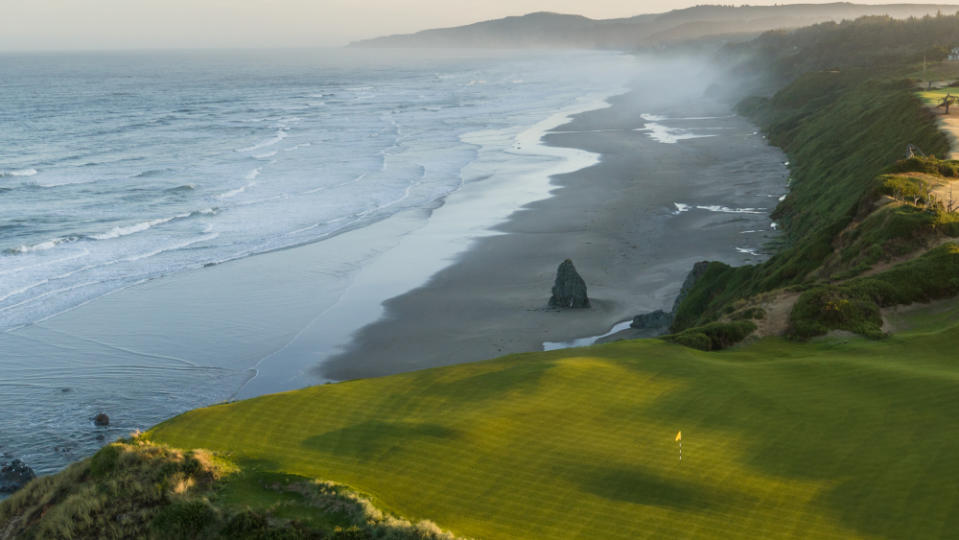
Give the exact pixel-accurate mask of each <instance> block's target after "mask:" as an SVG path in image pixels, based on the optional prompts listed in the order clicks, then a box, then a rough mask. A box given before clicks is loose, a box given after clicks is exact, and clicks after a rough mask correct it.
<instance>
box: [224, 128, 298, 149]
mask: <svg viewBox="0 0 959 540" xmlns="http://www.w3.org/2000/svg"><path fill="white" fill-rule="evenodd" d="M287 129H288V128H280V129H278V130H276V135H274V136H273V138H271V139H267V140H265V141H263V142H260V143H257V144H254V145H253V146H250V147H247V148H240V149H238V150H237V152H244V153H245V152H254V151H256V150H259V149H261V148H266V147H268V146H274V145H276V144H279V143H280V142H281V141H282V140H283V139H285V138H287V137H289V133H287V132H286V130H287Z"/></svg>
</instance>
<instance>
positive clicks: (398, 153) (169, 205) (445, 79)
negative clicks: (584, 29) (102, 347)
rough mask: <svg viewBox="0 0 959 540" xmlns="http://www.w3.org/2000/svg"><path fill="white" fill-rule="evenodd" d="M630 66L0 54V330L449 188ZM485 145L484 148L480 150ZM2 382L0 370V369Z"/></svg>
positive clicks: (360, 221) (369, 54)
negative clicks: (476, 165)
mask: <svg viewBox="0 0 959 540" xmlns="http://www.w3.org/2000/svg"><path fill="white" fill-rule="evenodd" d="M635 62H636V60H635V59H634V58H633V57H631V56H628V55H624V54H616V53H602V52H579V53H572V54H571V53H569V52H563V53H557V52H552V53H551V52H539V53H529V52H526V53H521V54H520V53H516V52H510V51H503V52H479V53H477V52H470V53H466V52H432V53H424V52H417V53H413V54H411V53H389V52H385V51H369V50H351V49H329V50H296V51H268V52H262V51H234V52H163V53H160V52H156V53H150V52H135V53H133V52H131V53H87V54H53V53H50V54H30V55H9V54H8V55H0V73H2V74H3V77H2V78H0V125H2V126H3V129H0V331H3V330H9V329H12V328H18V327H22V326H24V325H30V324H32V323H36V322H38V321H42V320H44V319H46V318H49V317H51V316H53V315H55V314H58V313H61V312H64V311H66V310H69V309H71V308H74V307H76V306H78V305H81V304H83V303H85V302H89V301H91V300H93V299H95V298H98V297H101V296H103V295H105V294H108V293H110V292H112V291H115V290H118V289H122V288H124V287H128V286H130V285H133V284H136V283H140V282H143V281H145V280H150V279H154V278H157V277H160V276H164V275H170V274H175V273H177V272H181V271H183V270H186V269H192V268H198V267H202V266H204V265H208V264H215V263H221V262H224V261H229V260H234V259H238V258H243V257H248V256H251V255H254V254H257V253H263V252H267V251H271V250H276V249H280V248H285V247H290V246H294V245H299V244H305V243H309V242H315V241H317V240H321V239H324V238H329V237H331V236H334V235H336V234H338V233H341V232H343V231H346V230H351V229H355V228H357V227H363V226H365V225H368V224H370V223H372V222H376V221H378V220H382V219H384V218H385V217H388V216H390V215H393V214H395V213H396V212H399V211H402V210H404V209H409V208H417V207H431V206H435V205H437V204H438V201H441V200H442V199H443V198H444V197H446V196H447V195H449V194H450V193H451V192H454V191H456V190H458V189H459V188H460V187H461V186H462V185H463V183H464V182H465V181H469V180H470V179H469V178H464V175H463V171H464V168H466V167H467V165H469V164H471V163H472V162H474V161H476V160H477V159H478V156H480V155H481V149H482V146H483V145H487V146H490V148H487V149H486V150H490V151H487V152H483V153H482V154H483V155H484V158H485V159H489V160H493V161H500V162H506V161H526V162H531V163H535V162H537V161H538V160H541V159H542V157H538V156H536V155H530V154H528V153H522V152H516V151H514V150H516V148H514V145H516V144H518V143H517V142H516V141H514V140H513V139H512V138H511V137H508V136H506V137H492V138H491V137H485V138H482V141H481V142H479V143H478V142H477V139H476V137H470V134H473V133H477V132H490V131H498V132H506V133H507V134H509V133H516V134H518V133H520V132H521V131H522V130H523V129H524V128H527V127H529V126H531V125H534V124H535V123H537V122H539V121H541V120H543V119H544V118H546V117H549V116H550V115H552V114H554V113H555V112H557V111H561V110H563V109H564V108H566V107H570V106H571V105H575V104H576V103H577V102H578V101H580V100H582V99H583V98H584V97H586V96H593V99H595V98H596V96H599V97H602V96H608V95H610V94H611V93H615V92H617V91H621V90H618V89H620V88H621V87H622V86H623V84H625V82H626V81H627V78H628V73H629V72H630V66H631V65H632V64H633V63H635ZM497 145H498V147H497ZM0 367H2V366H0Z"/></svg>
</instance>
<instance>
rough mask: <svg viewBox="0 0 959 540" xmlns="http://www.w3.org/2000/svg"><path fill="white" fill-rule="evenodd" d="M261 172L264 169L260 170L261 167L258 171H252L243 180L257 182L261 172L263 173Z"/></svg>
mask: <svg viewBox="0 0 959 540" xmlns="http://www.w3.org/2000/svg"><path fill="white" fill-rule="evenodd" d="M261 171H262V169H261V168H259V167H257V168H256V169H253V170H252V171H250V172H248V173H246V176H244V177H243V178H244V179H245V180H251V181H252V180H256V177H257V176H260V172H261Z"/></svg>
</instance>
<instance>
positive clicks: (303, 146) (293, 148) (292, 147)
mask: <svg viewBox="0 0 959 540" xmlns="http://www.w3.org/2000/svg"><path fill="white" fill-rule="evenodd" d="M311 146H313V145H312V144H311V143H300V144H297V145H295V146H291V147H289V148H287V149H286V152H295V151H297V150H299V149H301V148H309V147H311Z"/></svg>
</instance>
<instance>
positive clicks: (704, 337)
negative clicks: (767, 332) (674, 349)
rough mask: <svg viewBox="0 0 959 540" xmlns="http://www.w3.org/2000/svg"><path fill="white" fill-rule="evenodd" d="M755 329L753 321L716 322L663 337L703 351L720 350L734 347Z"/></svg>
mask: <svg viewBox="0 0 959 540" xmlns="http://www.w3.org/2000/svg"><path fill="white" fill-rule="evenodd" d="M755 330H756V325H755V324H754V323H753V322H752V321H746V320H740V321H733V322H714V323H709V324H707V325H704V326H697V327H696V328H690V329H689V330H684V331H682V332H679V333H678V334H672V335H669V336H665V337H664V338H663V339H665V340H667V341H671V342H673V343H677V344H679V345H684V346H686V347H691V348H693V349H699V350H701V351H718V350H722V349H726V348H729V347H732V346H733V345H735V344H737V343H739V342H740V341H742V340H744V339H746V336H748V335H749V334H752V333H753V332H754V331H755Z"/></svg>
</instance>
